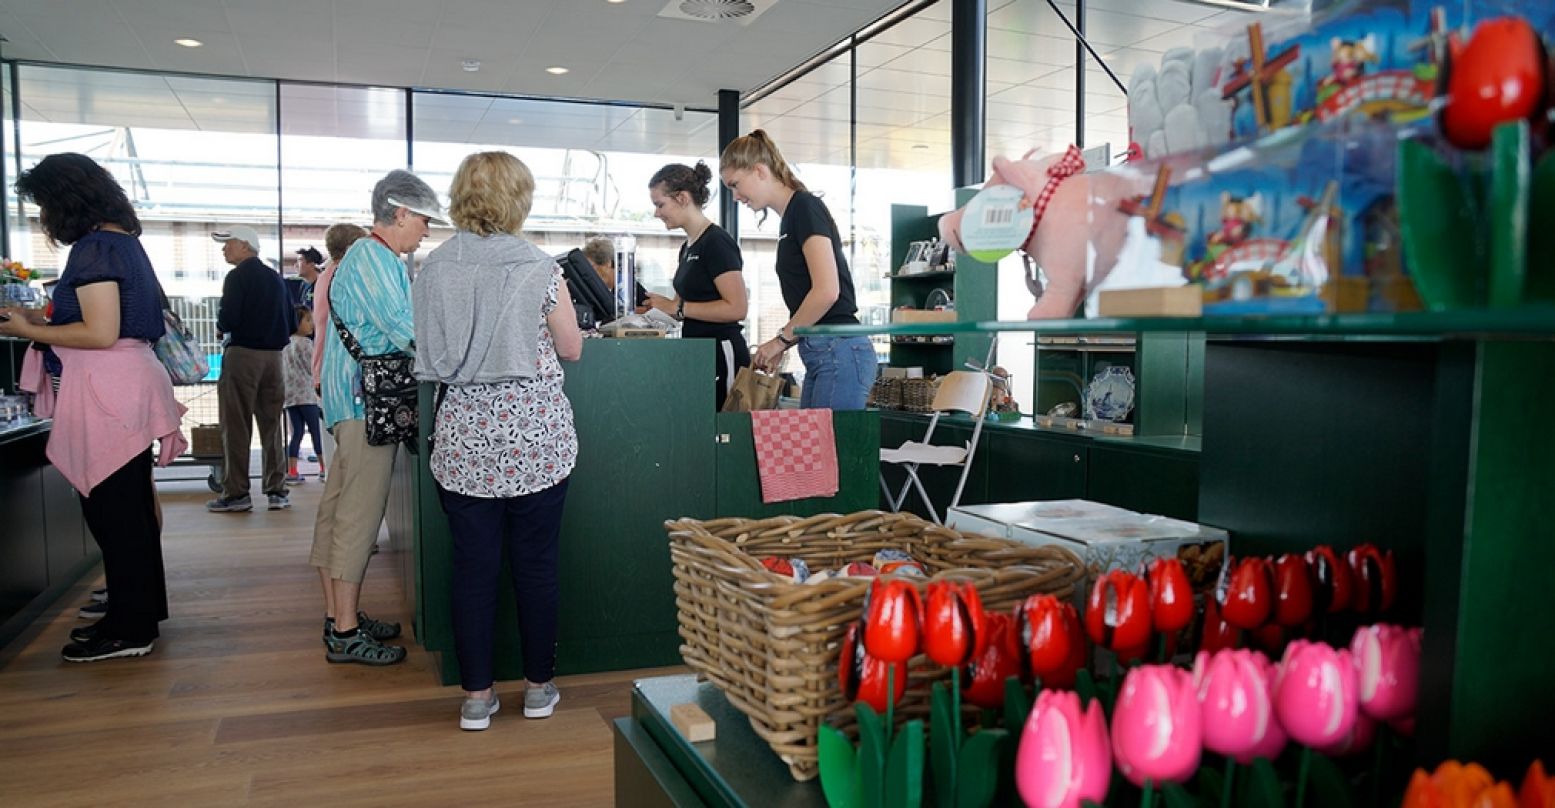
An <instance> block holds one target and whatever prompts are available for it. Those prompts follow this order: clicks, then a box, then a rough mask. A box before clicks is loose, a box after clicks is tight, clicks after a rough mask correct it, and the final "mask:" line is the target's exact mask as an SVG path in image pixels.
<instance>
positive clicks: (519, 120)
mask: <svg viewBox="0 0 1555 808" xmlns="http://www.w3.org/2000/svg"><path fill="white" fill-rule="evenodd" d="M523 122H524V119H523V118H508V123H510V124H513V125H514V126H517V125H519V124H521V123H523Z"/></svg>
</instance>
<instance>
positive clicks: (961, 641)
mask: <svg viewBox="0 0 1555 808" xmlns="http://www.w3.org/2000/svg"><path fill="white" fill-rule="evenodd" d="M987 644H988V620H987V618H986V616H984V614H983V601H982V599H981V598H979V597H978V596H977V587H975V586H973V585H971V584H970V583H967V582H965V581H935V582H934V583H932V584H929V589H928V593H927V595H926V596H925V597H924V603H923V650H924V652H925V653H927V654H928V655H929V659H932V660H934V662H935V663H936V664H939V665H943V666H945V667H947V668H957V667H961V666H962V665H965V664H967V663H968V662H970V661H972V660H973V659H975V658H977V657H979V656H981V655H982V652H983V648H984V647H985V646H986V645H987Z"/></svg>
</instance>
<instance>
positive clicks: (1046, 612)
mask: <svg viewBox="0 0 1555 808" xmlns="http://www.w3.org/2000/svg"><path fill="white" fill-rule="evenodd" d="M1073 608H1074V607H1072V606H1071V607H1070V609H1071V610H1072V609H1073ZM1015 625H1016V630H1017V632H1018V633H1019V635H1020V644H1021V648H1023V649H1025V653H1024V654H1023V655H1022V657H1021V661H1022V663H1023V667H1022V673H1023V676H1024V678H1026V679H1030V678H1031V677H1032V676H1033V675H1036V676H1040V677H1042V678H1043V681H1044V682H1045V681H1046V680H1047V677H1048V676H1049V675H1050V674H1052V673H1055V672H1057V671H1058V670H1059V669H1060V668H1062V667H1063V666H1064V663H1066V662H1068V661H1069V644H1070V642H1073V641H1074V640H1072V639H1071V638H1070V636H1069V625H1068V623H1067V622H1066V620H1065V617H1064V605H1063V604H1062V603H1060V602H1059V600H1058V598H1056V597H1053V596H1052V595H1032V596H1031V597H1029V598H1026V600H1025V601H1024V602H1022V603H1021V604H1020V605H1019V606H1017V607H1015Z"/></svg>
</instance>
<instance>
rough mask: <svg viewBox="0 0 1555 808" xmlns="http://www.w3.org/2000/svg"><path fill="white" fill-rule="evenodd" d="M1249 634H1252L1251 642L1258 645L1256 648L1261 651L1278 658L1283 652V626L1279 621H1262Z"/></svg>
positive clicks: (1284, 638)
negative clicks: (1262, 622)
mask: <svg viewBox="0 0 1555 808" xmlns="http://www.w3.org/2000/svg"><path fill="white" fill-rule="evenodd" d="M1251 634H1252V635H1253V644H1254V645H1256V646H1258V650H1260V651H1263V652H1264V653H1265V654H1268V655H1269V656H1271V657H1275V658H1278V657H1279V656H1280V655H1281V654H1283V653H1284V652H1285V640H1286V637H1285V627H1284V626H1282V625H1280V624H1279V623H1264V624H1263V625H1262V626H1259V627H1258V628H1256V629H1254V630H1253V631H1252V632H1251Z"/></svg>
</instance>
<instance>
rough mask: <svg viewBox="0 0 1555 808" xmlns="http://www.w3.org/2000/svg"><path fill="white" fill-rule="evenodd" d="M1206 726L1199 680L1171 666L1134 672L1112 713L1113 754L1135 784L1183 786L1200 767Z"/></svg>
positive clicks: (1132, 670)
mask: <svg viewBox="0 0 1555 808" xmlns="http://www.w3.org/2000/svg"><path fill="white" fill-rule="evenodd" d="M1201 745H1202V724H1201V719H1200V716H1199V701H1198V694H1197V691H1196V690H1195V689H1194V687H1193V676H1192V675H1191V674H1189V673H1188V672H1187V671H1185V670H1183V669H1181V668H1176V667H1172V666H1171V665H1141V666H1139V667H1136V668H1133V669H1130V670H1129V672H1128V675H1127V676H1126V677H1125V678H1124V679H1123V688H1122V689H1121V690H1119V691H1118V702H1117V705H1116V706H1115V707H1114V708H1113V712H1112V753H1113V757H1114V759H1115V760H1116V761H1117V764H1118V769H1119V771H1122V772H1123V776H1125V777H1127V778H1128V779H1129V782H1131V783H1134V784H1135V785H1143V784H1144V782H1145V781H1146V780H1150V781H1151V782H1154V783H1164V782H1168V781H1170V782H1173V783H1181V782H1183V781H1185V780H1187V779H1188V778H1189V777H1191V776H1193V773H1194V771H1196V770H1197V769H1198V767H1199V751H1200V747H1201Z"/></svg>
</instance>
